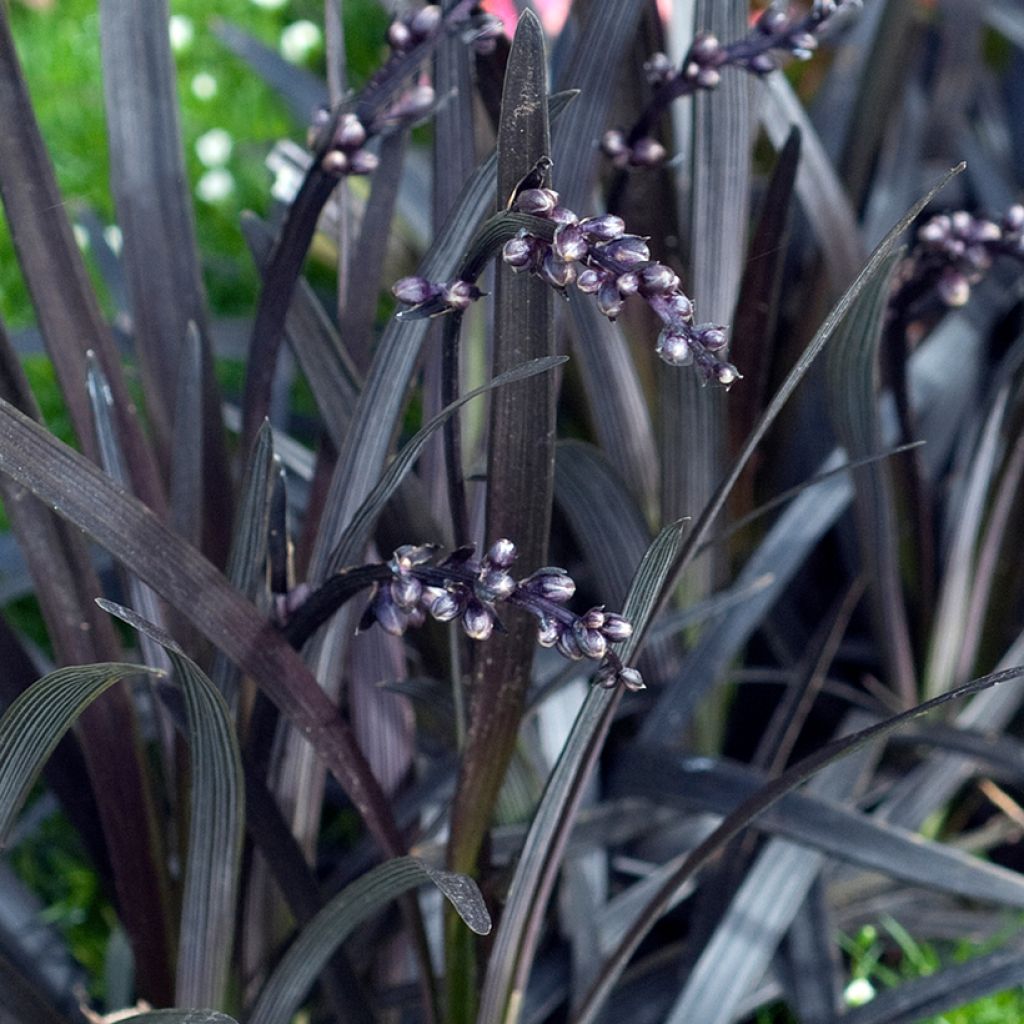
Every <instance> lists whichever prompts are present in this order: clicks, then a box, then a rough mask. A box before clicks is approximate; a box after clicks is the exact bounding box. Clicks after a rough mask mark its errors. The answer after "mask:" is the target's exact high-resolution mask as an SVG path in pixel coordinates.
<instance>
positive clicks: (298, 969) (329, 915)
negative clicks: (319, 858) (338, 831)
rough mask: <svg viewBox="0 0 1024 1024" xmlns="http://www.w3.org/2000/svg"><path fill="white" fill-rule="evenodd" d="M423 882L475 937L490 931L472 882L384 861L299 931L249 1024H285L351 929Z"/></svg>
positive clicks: (408, 862)
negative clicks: (432, 887)
mask: <svg viewBox="0 0 1024 1024" xmlns="http://www.w3.org/2000/svg"><path fill="white" fill-rule="evenodd" d="M425 882H433V884H434V885H436V886H437V888H438V889H440V890H441V892H442V894H443V895H444V896H445V898H446V899H447V900H448V901H449V903H451V905H452V906H453V907H454V908H455V910H456V911H457V912H458V914H459V916H460V917H461V918H462V920H463V921H464V922H465V923H466V924H467V925H468V926H469V927H470V928H471V929H472V930H473V931H474V932H476V933H477V934H478V935H486V934H487V933H488V932H489V931H490V929H491V923H490V917H489V916H488V914H487V908H486V906H485V905H484V902H483V898H482V897H481V896H480V892H479V890H478V889H477V887H476V883H475V882H473V880H472V879H470V878H467V877H466V876H464V875H457V874H451V873H449V872H447V871H437V870H435V869H433V868H428V867H427V866H426V865H424V864H421V863H420V862H419V861H417V860H414V859H413V858H412V857H401V858H398V859H397V860H392V861H388V862H387V863H385V864H381V865H380V866H378V867H376V868H374V869H373V870H372V871H369V872H367V873H366V874H365V875H363V876H362V877H361V878H360V879H359V880H358V881H356V882H353V883H352V884H351V885H349V886H348V887H347V888H346V889H344V890H342V892H340V893H339V894H338V895H337V896H335V897H334V899H332V900H331V901H330V902H329V903H328V904H327V905H326V906H325V907H324V908H323V910H321V911H320V913H319V914H317V915H316V917H315V918H313V920H312V921H310V923H309V924H308V925H306V927H305V928H303V929H302V931H301V932H300V933H299V935H298V937H297V938H296V940H295V941H294V942H293V943H292V945H291V946H290V947H289V948H288V952H287V953H286V954H285V955H284V958H283V959H282V960H281V962H280V963H279V964H278V966H277V968H276V969H275V971H274V973H273V974H272V975H271V976H270V978H269V979H268V981H267V983H266V984H265V985H264V987H263V991H262V992H261V993H260V997H259V1000H258V1001H257V1003H256V1005H255V1006H254V1007H253V1011H252V1013H251V1014H250V1015H249V1017H248V1024H288V1021H290V1020H291V1019H292V1017H294V1015H295V1013H296V1012H297V1011H298V1009H299V1007H300V1006H301V1004H302V999H303V997H304V996H305V995H306V993H307V992H308V991H309V989H310V987H311V986H312V984H313V981H314V980H315V978H316V976H317V975H318V974H319V973H320V971H322V970H323V968H324V967H325V966H326V964H327V961H328V960H329V958H330V956H331V954H332V953H333V952H334V950H335V949H337V947H338V946H340V945H341V944H342V943H343V942H344V941H345V939H347V938H348V936H349V935H350V934H351V933H352V931H353V930H354V929H355V928H356V926H357V925H359V924H360V923H362V922H363V921H365V920H366V919H367V918H369V917H371V916H372V915H373V914H375V913H377V912H378V911H379V910H380V909H381V908H383V907H384V906H386V905H387V904H388V903H390V902H391V901H392V900H393V899H395V898H396V897H397V896H400V895H401V894H402V893H406V892H408V891H409V890H411V889H415V888H418V887H419V886H421V885H423V884H424V883H425Z"/></svg>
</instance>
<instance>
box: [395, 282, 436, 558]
mask: <svg viewBox="0 0 1024 1024" xmlns="http://www.w3.org/2000/svg"><path fill="white" fill-rule="evenodd" d="M421 280H422V278H421ZM436 552H437V545H436V544H403V545H402V546H401V547H400V548H395V550H394V551H393V552H392V554H391V560H390V561H389V562H388V568H389V569H390V570H391V571H392V572H393V573H395V574H396V575H397V574H399V573H407V572H411V571H412V570H413V569H415V568H416V566H418V565H426V564H427V562H429V561H430V560H431V559H432V558H433V557H434V554H435V553H436Z"/></svg>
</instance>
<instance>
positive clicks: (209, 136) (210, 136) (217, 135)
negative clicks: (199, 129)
mask: <svg viewBox="0 0 1024 1024" xmlns="http://www.w3.org/2000/svg"><path fill="white" fill-rule="evenodd" d="M233 145H234V142H233V141H232V138H231V136H230V134H229V133H228V132H226V131H224V129H223V128H211V129H210V130H209V131H208V132H203V134H202V135H200V136H199V138H198V139H196V156H197V157H199V162H200V163H201V164H202V165H203V166H204V167H223V166H224V164H226V163H227V162H228V158H229V157H230V156H231V148H232V146H233Z"/></svg>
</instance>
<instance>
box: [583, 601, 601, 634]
mask: <svg viewBox="0 0 1024 1024" xmlns="http://www.w3.org/2000/svg"><path fill="white" fill-rule="evenodd" d="M605 618H606V616H605V611H604V606H603V605H598V606H597V607H596V608H591V609H590V610H589V611H586V612H584V613H583V614H582V615H581V616H580V619H579V621H580V622H581V623H582V624H583V628H584V629H601V627H602V626H604V621H605Z"/></svg>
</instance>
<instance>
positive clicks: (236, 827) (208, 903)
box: [99, 600, 245, 1006]
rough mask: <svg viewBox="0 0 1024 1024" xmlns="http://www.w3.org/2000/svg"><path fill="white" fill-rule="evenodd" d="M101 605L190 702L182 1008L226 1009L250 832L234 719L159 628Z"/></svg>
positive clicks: (180, 976)
mask: <svg viewBox="0 0 1024 1024" xmlns="http://www.w3.org/2000/svg"><path fill="white" fill-rule="evenodd" d="M99 605H100V607H101V608H103V610H104V611H107V612H109V613H110V614H111V615H115V616H116V617H117V618H119V619H121V620H122V621H123V622H127V623H128V624H129V625H130V626H132V627H133V628H135V629H136V630H138V631H139V632H140V633H144V634H145V635H146V636H148V637H149V638H150V639H151V640H152V641H153V642H154V643H158V644H159V645H160V646H161V647H162V648H163V649H164V650H165V651H166V652H167V655H168V657H169V658H170V661H171V665H172V667H173V669H174V677H175V680H176V681H177V683H178V685H179V686H180V687H181V689H182V692H183V694H184V697H185V712H186V715H187V717H188V733H189V752H190V765H191V771H190V776H191V793H190V802H189V830H188V858H187V863H186V869H185V887H184V895H183V896H182V909H181V931H180V939H179V943H178V978H177V985H176V990H175V1002H178V1003H182V1004H184V1005H186V1006H202V1005H220V1004H222V1003H223V1002H224V1000H225V997H226V995H227V991H226V990H227V983H228V972H229V968H230V966H231V948H232V940H233V938H234V930H235V909H236V907H235V903H236V897H237V894H238V875H239V868H240V861H241V856H242V834H243V829H244V825H245V796H244V792H245V791H244V785H243V782H242V757H241V753H240V752H239V749H238V740H237V739H236V737H235V731H234V728H233V727H232V724H231V715H230V712H229V711H228V706H227V704H226V703H225V702H224V698H223V697H221V695H220V694H219V693H218V692H217V689H216V687H215V686H214V685H213V683H212V682H211V681H210V679H209V678H208V677H207V676H206V674H205V673H204V672H203V671H202V670H201V669H200V668H199V666H198V665H196V664H195V662H193V661H191V660H190V659H189V658H187V657H186V656H185V654H184V652H183V651H182V650H181V648H180V647H179V646H178V645H177V643H175V641H174V640H172V639H171V637H170V636H168V635H167V634H166V633H165V632H164V631H163V630H162V629H160V627H159V626H154V625H153V623H151V622H147V621H146V620H145V619H143V618H141V617H140V616H139V615H137V614H135V612H133V611H131V610H130V609H128V608H123V607H121V606H120V605H116V604H113V603H112V602H110V601H103V600H101V601H100V602H99Z"/></svg>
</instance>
